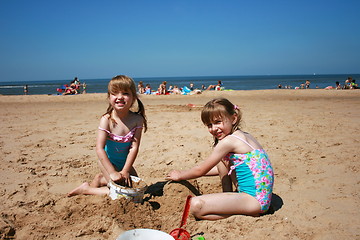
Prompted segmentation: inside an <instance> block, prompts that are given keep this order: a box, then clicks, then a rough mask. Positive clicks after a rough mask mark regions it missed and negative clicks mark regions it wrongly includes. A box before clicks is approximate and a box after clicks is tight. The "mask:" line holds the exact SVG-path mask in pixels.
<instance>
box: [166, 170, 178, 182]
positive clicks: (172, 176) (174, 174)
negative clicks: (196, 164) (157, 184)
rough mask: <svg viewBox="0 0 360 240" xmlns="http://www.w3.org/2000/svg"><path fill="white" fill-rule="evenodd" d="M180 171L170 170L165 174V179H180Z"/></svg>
mask: <svg viewBox="0 0 360 240" xmlns="http://www.w3.org/2000/svg"><path fill="white" fill-rule="evenodd" d="M180 176H181V171H178V170H172V171H171V172H170V173H169V174H168V175H167V176H166V178H165V179H167V180H173V181H180V180H181V178H180Z"/></svg>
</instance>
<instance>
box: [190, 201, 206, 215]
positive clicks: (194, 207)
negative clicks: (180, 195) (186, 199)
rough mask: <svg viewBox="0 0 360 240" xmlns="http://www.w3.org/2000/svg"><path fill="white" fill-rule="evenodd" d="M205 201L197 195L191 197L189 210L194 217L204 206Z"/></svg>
mask: <svg viewBox="0 0 360 240" xmlns="http://www.w3.org/2000/svg"><path fill="white" fill-rule="evenodd" d="M204 204H205V201H204V200H202V199H201V198H199V197H193V198H192V199H191V204H190V212H191V214H192V215H194V216H195V217H199V215H200V212H201V210H202V208H203V207H204Z"/></svg>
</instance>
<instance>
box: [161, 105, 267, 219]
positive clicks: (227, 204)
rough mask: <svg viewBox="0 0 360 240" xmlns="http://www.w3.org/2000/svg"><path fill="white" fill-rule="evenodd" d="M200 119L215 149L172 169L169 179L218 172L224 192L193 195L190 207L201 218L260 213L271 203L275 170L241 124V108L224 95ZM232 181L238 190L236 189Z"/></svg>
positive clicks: (183, 178) (215, 173) (216, 173)
mask: <svg viewBox="0 0 360 240" xmlns="http://www.w3.org/2000/svg"><path fill="white" fill-rule="evenodd" d="M201 120H202V122H203V123H204V124H205V125H206V126H207V128H208V131H209V133H210V134H211V135H213V137H214V140H215V144H214V150H213V152H212V153H211V154H210V156H209V157H208V158H206V160H205V161H203V162H202V163H200V164H199V165H197V166H195V167H193V168H191V169H189V170H183V171H180V170H173V171H171V172H170V173H169V174H168V175H167V177H166V179H168V180H174V181H180V180H187V179H194V178H198V177H201V176H205V175H207V176H211V175H219V176H220V179H221V183H222V188H223V193H214V194H207V195H201V196H197V197H193V198H192V200H191V205H190V211H191V213H192V214H193V215H194V216H195V217H196V218H198V219H204V220H218V219H224V218H227V217H229V216H231V215H239V214H242V215H249V216H259V215H260V214H262V213H265V212H266V211H267V210H268V209H269V207H270V203H271V197H272V190H273V182H274V173H273V168H272V166H271V163H270V161H269V157H268V155H267V153H266V152H265V150H264V149H263V148H262V146H261V145H260V143H259V142H258V141H257V140H256V139H255V138H254V137H253V136H252V135H250V134H249V133H247V132H244V131H242V130H241V129H240V128H239V124H240V121H241V111H240V109H239V107H238V106H237V105H234V104H232V103H231V102H230V101H229V100H227V99H225V98H217V99H213V100H211V101H210V102H208V103H207V104H206V105H205V106H204V108H203V110H202V112H201ZM233 185H234V186H235V187H236V190H237V192H233Z"/></svg>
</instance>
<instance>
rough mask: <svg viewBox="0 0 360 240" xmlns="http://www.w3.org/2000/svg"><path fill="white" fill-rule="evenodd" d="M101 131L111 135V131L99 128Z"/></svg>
mask: <svg viewBox="0 0 360 240" xmlns="http://www.w3.org/2000/svg"><path fill="white" fill-rule="evenodd" d="M99 129H100V130H102V131H105V132H107V133H109V134H110V133H111V132H110V131H109V130H107V129H105V128H101V127H99Z"/></svg>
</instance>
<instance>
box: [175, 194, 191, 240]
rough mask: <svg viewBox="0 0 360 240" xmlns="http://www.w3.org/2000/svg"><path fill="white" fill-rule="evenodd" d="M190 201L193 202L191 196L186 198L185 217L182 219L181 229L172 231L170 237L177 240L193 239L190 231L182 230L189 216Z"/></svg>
mask: <svg viewBox="0 0 360 240" xmlns="http://www.w3.org/2000/svg"><path fill="white" fill-rule="evenodd" d="M190 200H191V195H189V196H187V198H186V203H185V209H184V213H183V216H182V218H181V223H180V227H179V228H175V229H174V230H172V231H171V232H170V235H171V236H172V237H173V238H174V239H175V240H190V239H191V236H190V233H188V231H186V230H185V229H183V228H182V227H184V226H185V225H186V220H187V218H188V216H189V211H190Z"/></svg>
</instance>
